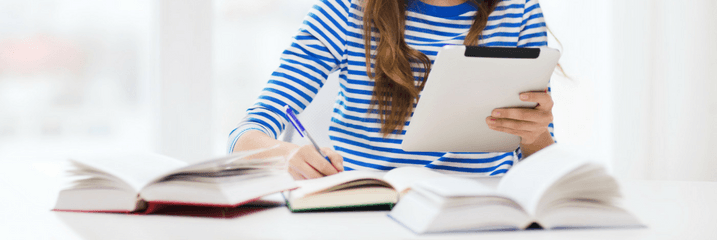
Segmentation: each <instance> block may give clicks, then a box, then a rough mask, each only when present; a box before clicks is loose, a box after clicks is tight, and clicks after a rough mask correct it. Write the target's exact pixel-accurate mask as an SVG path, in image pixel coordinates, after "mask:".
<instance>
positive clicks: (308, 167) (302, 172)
mask: <svg viewBox="0 0 717 240" xmlns="http://www.w3.org/2000/svg"><path fill="white" fill-rule="evenodd" d="M321 151H322V152H324V154H326V156H328V157H329V159H331V162H330V163H329V161H326V159H325V158H324V157H322V156H321V154H319V152H317V151H316V148H314V146H313V145H304V146H301V147H296V148H295V149H294V150H292V151H291V152H289V154H288V156H287V159H289V173H290V174H291V176H292V177H294V179H295V180H301V179H312V178H320V177H324V176H329V175H333V174H336V173H338V172H343V171H344V158H343V157H342V156H341V155H339V154H338V153H336V152H335V151H334V150H333V149H331V148H326V147H324V148H321Z"/></svg>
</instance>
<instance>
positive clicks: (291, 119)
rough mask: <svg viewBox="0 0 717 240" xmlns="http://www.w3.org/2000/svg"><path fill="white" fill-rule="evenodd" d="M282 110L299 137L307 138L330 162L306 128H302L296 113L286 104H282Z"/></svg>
mask: <svg viewBox="0 0 717 240" xmlns="http://www.w3.org/2000/svg"><path fill="white" fill-rule="evenodd" d="M284 111H286V117H287V118H288V119H289V122H291V125H294V128H296V131H297V132H299V135H301V137H306V138H308V139H309V141H311V144H313V145H314V148H316V151H318V152H319V154H321V156H322V157H324V158H325V159H326V161H329V163H331V160H329V157H328V156H326V154H324V152H322V151H321V149H319V145H316V142H315V141H314V139H313V138H311V135H309V132H307V131H306V129H304V126H303V125H301V122H299V118H297V117H296V115H294V110H291V107H289V105H286V106H284Z"/></svg>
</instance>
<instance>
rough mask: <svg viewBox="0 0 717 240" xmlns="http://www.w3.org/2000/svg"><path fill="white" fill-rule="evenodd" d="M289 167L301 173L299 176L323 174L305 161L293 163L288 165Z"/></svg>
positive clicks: (310, 177)
mask: <svg viewBox="0 0 717 240" xmlns="http://www.w3.org/2000/svg"><path fill="white" fill-rule="evenodd" d="M289 167H290V168H291V169H293V170H294V171H296V172H297V173H299V174H301V176H303V177H304V178H305V179H312V178H320V177H323V176H324V175H323V174H321V173H319V172H318V171H317V170H316V169H315V168H313V167H312V166H311V165H309V164H308V163H306V162H299V163H297V164H295V165H289Z"/></svg>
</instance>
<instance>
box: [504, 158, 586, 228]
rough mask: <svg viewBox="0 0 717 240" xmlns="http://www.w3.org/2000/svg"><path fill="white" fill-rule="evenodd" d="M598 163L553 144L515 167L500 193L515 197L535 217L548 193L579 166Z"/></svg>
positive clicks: (506, 176)
mask: <svg viewBox="0 0 717 240" xmlns="http://www.w3.org/2000/svg"><path fill="white" fill-rule="evenodd" d="M590 163H595V162H594V161H591V160H589V159H587V158H585V157H583V156H581V155H580V154H578V153H575V152H574V151H573V150H571V149H570V148H568V147H565V146H562V145H559V144H553V145H551V146H549V147H547V148H545V149H543V150H540V151H538V152H537V153H534V154H533V155H531V156H529V157H528V158H526V159H524V160H523V161H521V162H520V163H518V164H516V165H515V166H513V167H512V168H511V169H510V170H509V171H508V173H506V174H505V176H503V179H502V180H501V181H500V184H499V185H498V191H499V192H501V193H503V194H506V195H509V196H511V197H512V198H513V199H514V200H515V201H517V202H518V203H519V204H520V205H521V206H523V208H524V209H525V210H526V211H527V212H528V213H529V214H531V215H534V214H535V212H536V207H537V204H538V202H539V201H540V199H541V198H542V196H543V195H544V194H545V191H546V190H548V188H550V186H552V185H553V184H554V183H555V182H556V181H558V180H560V178H562V177H563V176H565V175H567V174H569V173H570V172H572V171H574V170H576V169H578V168H579V167H581V166H583V165H585V164H590Z"/></svg>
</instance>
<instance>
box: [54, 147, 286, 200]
mask: <svg viewBox="0 0 717 240" xmlns="http://www.w3.org/2000/svg"><path fill="white" fill-rule="evenodd" d="M264 150H265V149H264ZM261 151H263V150H257V151H247V152H242V153H235V154H232V155H229V156H226V157H221V158H217V159H212V160H208V161H204V162H200V163H197V164H191V165H189V164H187V163H184V162H182V161H179V160H176V159H173V158H169V157H166V156H162V155H157V154H149V153H147V154H134V155H117V156H110V157H100V158H90V159H77V160H70V162H71V165H72V168H71V169H70V170H69V173H70V175H71V176H73V177H74V178H75V180H74V181H73V182H72V186H70V187H69V188H67V189H64V190H62V191H61V192H60V194H59V196H58V198H57V203H56V205H55V209H54V210H55V211H81V212H125V213H128V212H142V213H150V212H152V211H153V210H155V209H158V208H160V207H161V206H162V205H167V204H170V205H193V206H216V207H235V206H238V205H242V204H244V203H247V202H250V201H253V200H256V199H258V198H260V197H263V196H265V195H268V194H272V193H277V192H281V191H285V190H289V189H294V188H296V184H295V183H294V180H293V178H292V177H291V175H289V173H288V172H287V171H286V167H287V165H286V161H285V158H284V157H271V158H262V159H250V158H249V157H251V156H256V155H254V154H257V153H260V152H261Z"/></svg>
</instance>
